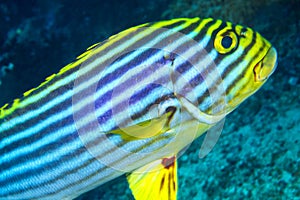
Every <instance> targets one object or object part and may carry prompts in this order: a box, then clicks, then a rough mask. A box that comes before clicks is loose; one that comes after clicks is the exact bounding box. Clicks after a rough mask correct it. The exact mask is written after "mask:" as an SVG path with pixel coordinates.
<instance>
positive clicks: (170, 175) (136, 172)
mask: <svg viewBox="0 0 300 200" xmlns="http://www.w3.org/2000/svg"><path fill="white" fill-rule="evenodd" d="M276 57H277V54H276V50H275V49H274V48H273V47H272V46H271V44H270V43H269V42H268V41H267V40H265V39H264V38H263V37H262V36H261V35H260V34H258V33H257V32H255V31H253V30H252V29H250V28H247V27H244V26H240V25H234V24H232V23H230V22H223V21H221V20H214V19H211V18H209V19H200V18H192V19H188V18H180V19H173V20H168V21H161V22H156V23H146V24H143V25H140V26H136V27H133V28H130V29H127V30H125V31H123V32H121V33H119V34H116V35H114V36H112V37H110V38H109V39H107V40H106V41H104V42H102V43H98V44H95V45H93V46H91V47H90V48H88V49H87V51H86V52H85V53H83V54H82V55H81V56H79V57H78V58H77V60H76V61H74V62H73V63H71V64H69V65H67V66H66V67H64V68H63V69H61V70H60V71H59V72H58V73H57V74H54V75H52V76H50V77H48V78H47V79H46V81H45V82H44V83H42V84H41V85H39V86H38V87H37V88H34V89H32V90H30V91H27V92H25V93H24V95H23V97H22V98H20V99H16V100H14V102H13V103H12V104H6V105H4V106H3V107H2V108H1V110H0V166H1V171H0V199H73V198H75V197H77V196H79V195H81V194H83V193H85V192H87V191H89V190H91V189H93V188H95V187H97V186H99V185H101V184H103V183H106V182H108V181H110V180H112V179H115V178H117V177H119V176H121V175H122V174H127V179H128V182H129V186H130V188H131V190H132V192H133V195H134V197H135V198H136V199H176V195H177V164H176V158H177V156H178V154H179V153H180V152H181V151H182V150H183V149H184V148H185V147H186V146H187V145H189V144H190V143H191V142H192V141H193V140H194V139H195V138H197V137H199V136H200V135H201V134H203V133H204V132H205V131H207V130H208V129H210V128H211V127H214V126H215V125H216V124H218V123H220V121H222V119H224V117H225V116H226V115H227V114H228V113H230V112H231V111H233V110H234V109H235V108H236V107H237V106H238V105H239V104H240V103H241V102H242V101H244V100H245V99H246V98H247V97H249V96H251V95H252V94H253V93H254V92H255V91H257V90H258V89H259V88H260V87H261V86H262V85H263V84H264V83H265V82H266V80H267V78H268V77H269V76H270V75H271V74H272V73H273V71H274V70H275V68H276Z"/></svg>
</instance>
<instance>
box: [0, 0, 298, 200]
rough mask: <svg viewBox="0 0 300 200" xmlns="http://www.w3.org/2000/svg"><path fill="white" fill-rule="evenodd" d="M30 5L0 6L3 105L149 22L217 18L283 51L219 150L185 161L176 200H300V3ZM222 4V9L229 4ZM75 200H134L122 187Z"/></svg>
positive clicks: (108, 0) (231, 119)
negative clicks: (104, 43)
mask: <svg viewBox="0 0 300 200" xmlns="http://www.w3.org/2000/svg"><path fill="white" fill-rule="evenodd" d="M220 2H222V1H200V0H189V1H186V0H152V1H137V0H128V1H120V0H104V1H103V0H102V1H97V0H94V1H92V0H86V1H82V0H75V1H74V0H66V1H59V0H27V1H1V2H0V27H1V30H0V69H1V68H3V66H8V65H9V64H10V63H12V64H13V65H14V69H13V70H12V71H7V73H6V74H3V73H1V72H0V79H1V85H0V105H4V104H5V103H7V102H9V101H11V100H12V99H14V98H17V97H19V96H20V95H21V94H22V93H23V92H25V91H27V90H29V89H31V88H33V87H35V86H37V85H39V84H40V83H41V82H42V81H43V80H44V79H45V78H46V77H47V76H49V75H51V74H53V73H56V72H58V71H59V69H60V68H62V67H63V66H65V65H66V64H68V63H70V62H71V61H73V60H74V58H75V57H76V56H78V55H80V54H81V53H82V52H83V51H84V50H85V49H86V48H87V47H88V46H90V45H92V44H94V43H96V42H99V41H103V40H104V39H106V38H108V37H109V36H111V35H113V34H115V33H118V32H119V31H121V30H124V29H126V28H129V27H131V26H134V25H138V24H142V23H145V22H151V21H158V20H162V19H171V18H178V17H196V16H198V17H202V18H206V17H214V18H221V19H223V20H230V21H232V22H234V23H241V24H243V25H247V26H250V27H252V28H253V29H255V30H257V31H258V32H260V33H261V34H262V35H263V36H264V37H265V38H267V39H268V40H269V41H270V42H271V43H272V44H273V45H274V46H275V48H276V49H277V51H278V67H277V70H276V72H275V73H274V74H273V75H272V77H271V78H270V80H268V82H267V83H266V85H264V86H263V88H262V89H261V90H259V91H258V92H257V93H256V94H255V95H254V96H253V97H251V98H249V99H248V100H247V101H246V102H245V103H243V104H242V105H241V106H240V107H239V108H238V109H237V110H236V111H235V112H233V113H232V114H231V115H229V116H228V117H227V118H226V123H225V127H224V129H223V133H222V135H221V138H220V140H219V141H218V143H217V144H216V146H215V148H214V149H213V151H212V152H211V153H210V154H208V155H207V156H206V157H205V158H203V159H199V158H198V149H199V148H200V146H201V143H202V139H203V138H200V139H199V140H197V141H196V142H194V143H193V144H192V145H191V146H190V148H189V149H188V150H187V151H186V152H185V154H184V155H183V156H182V157H181V158H180V159H179V170H178V171H179V192H178V199H224V198H227V199H300V148H299V146H300V105H299V103H300V98H299V95H300V80H299V79H300V76H299V75H300V56H299V48H300V34H299V32H300V1H297V0H289V1H286V0H272V1H258V0H257V1H247V2H245V1H241V0H230V1H224V2H223V3H222V4H220ZM225 2H226V3H225ZM78 199H133V197H132V195H131V193H130V190H129V189H128V185H127V183H126V179H125V177H120V178H118V179H116V180H114V181H111V182H109V183H107V184H105V185H103V186H101V187H99V188H97V189H95V190H92V191H90V192H88V193H86V194H83V195H82V196H80V197H78Z"/></svg>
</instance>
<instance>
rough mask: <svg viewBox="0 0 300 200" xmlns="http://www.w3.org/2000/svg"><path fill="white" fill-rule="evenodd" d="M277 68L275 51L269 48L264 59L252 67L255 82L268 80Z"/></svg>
mask: <svg viewBox="0 0 300 200" xmlns="http://www.w3.org/2000/svg"><path fill="white" fill-rule="evenodd" d="M276 67H277V51H276V49H275V48H274V47H271V48H270V49H269V51H268V52H267V54H266V55H265V57H264V58H263V59H262V60H261V61H260V62H258V63H257V64H256V66H255V67H254V75H255V76H254V77H255V82H263V81H265V80H266V79H268V78H269V77H270V76H271V75H272V74H273V72H274V71H275V69H276Z"/></svg>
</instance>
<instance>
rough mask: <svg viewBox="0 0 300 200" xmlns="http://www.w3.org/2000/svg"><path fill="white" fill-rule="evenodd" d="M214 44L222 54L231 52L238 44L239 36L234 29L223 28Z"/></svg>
mask: <svg viewBox="0 0 300 200" xmlns="http://www.w3.org/2000/svg"><path fill="white" fill-rule="evenodd" d="M214 46H215V49H216V50H217V51H218V52H219V53H220V54H228V53H231V52H233V51H234V50H235V49H236V48H237V46H238V37H237V35H236V33H235V32H234V31H232V30H228V29H223V30H221V31H219V32H218V33H217V35H216V38H215V41H214Z"/></svg>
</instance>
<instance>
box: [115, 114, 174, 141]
mask: <svg viewBox="0 0 300 200" xmlns="http://www.w3.org/2000/svg"><path fill="white" fill-rule="evenodd" d="M175 111H176V109H175V108H174V109H173V110H170V111H168V112H166V113H165V114H164V115H162V116H161V117H157V118H154V119H151V120H147V121H144V122H141V123H138V124H136V125H133V126H128V127H122V128H120V129H116V130H112V131H110V132H109V133H114V134H120V135H121V136H122V138H123V139H124V140H127V141H130V140H137V139H145V138H150V137H153V136H155V135H159V134H161V133H165V132H166V131H167V130H168V129H169V128H170V126H169V123H170V121H171V120H172V117H173V114H174V112H175Z"/></svg>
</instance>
